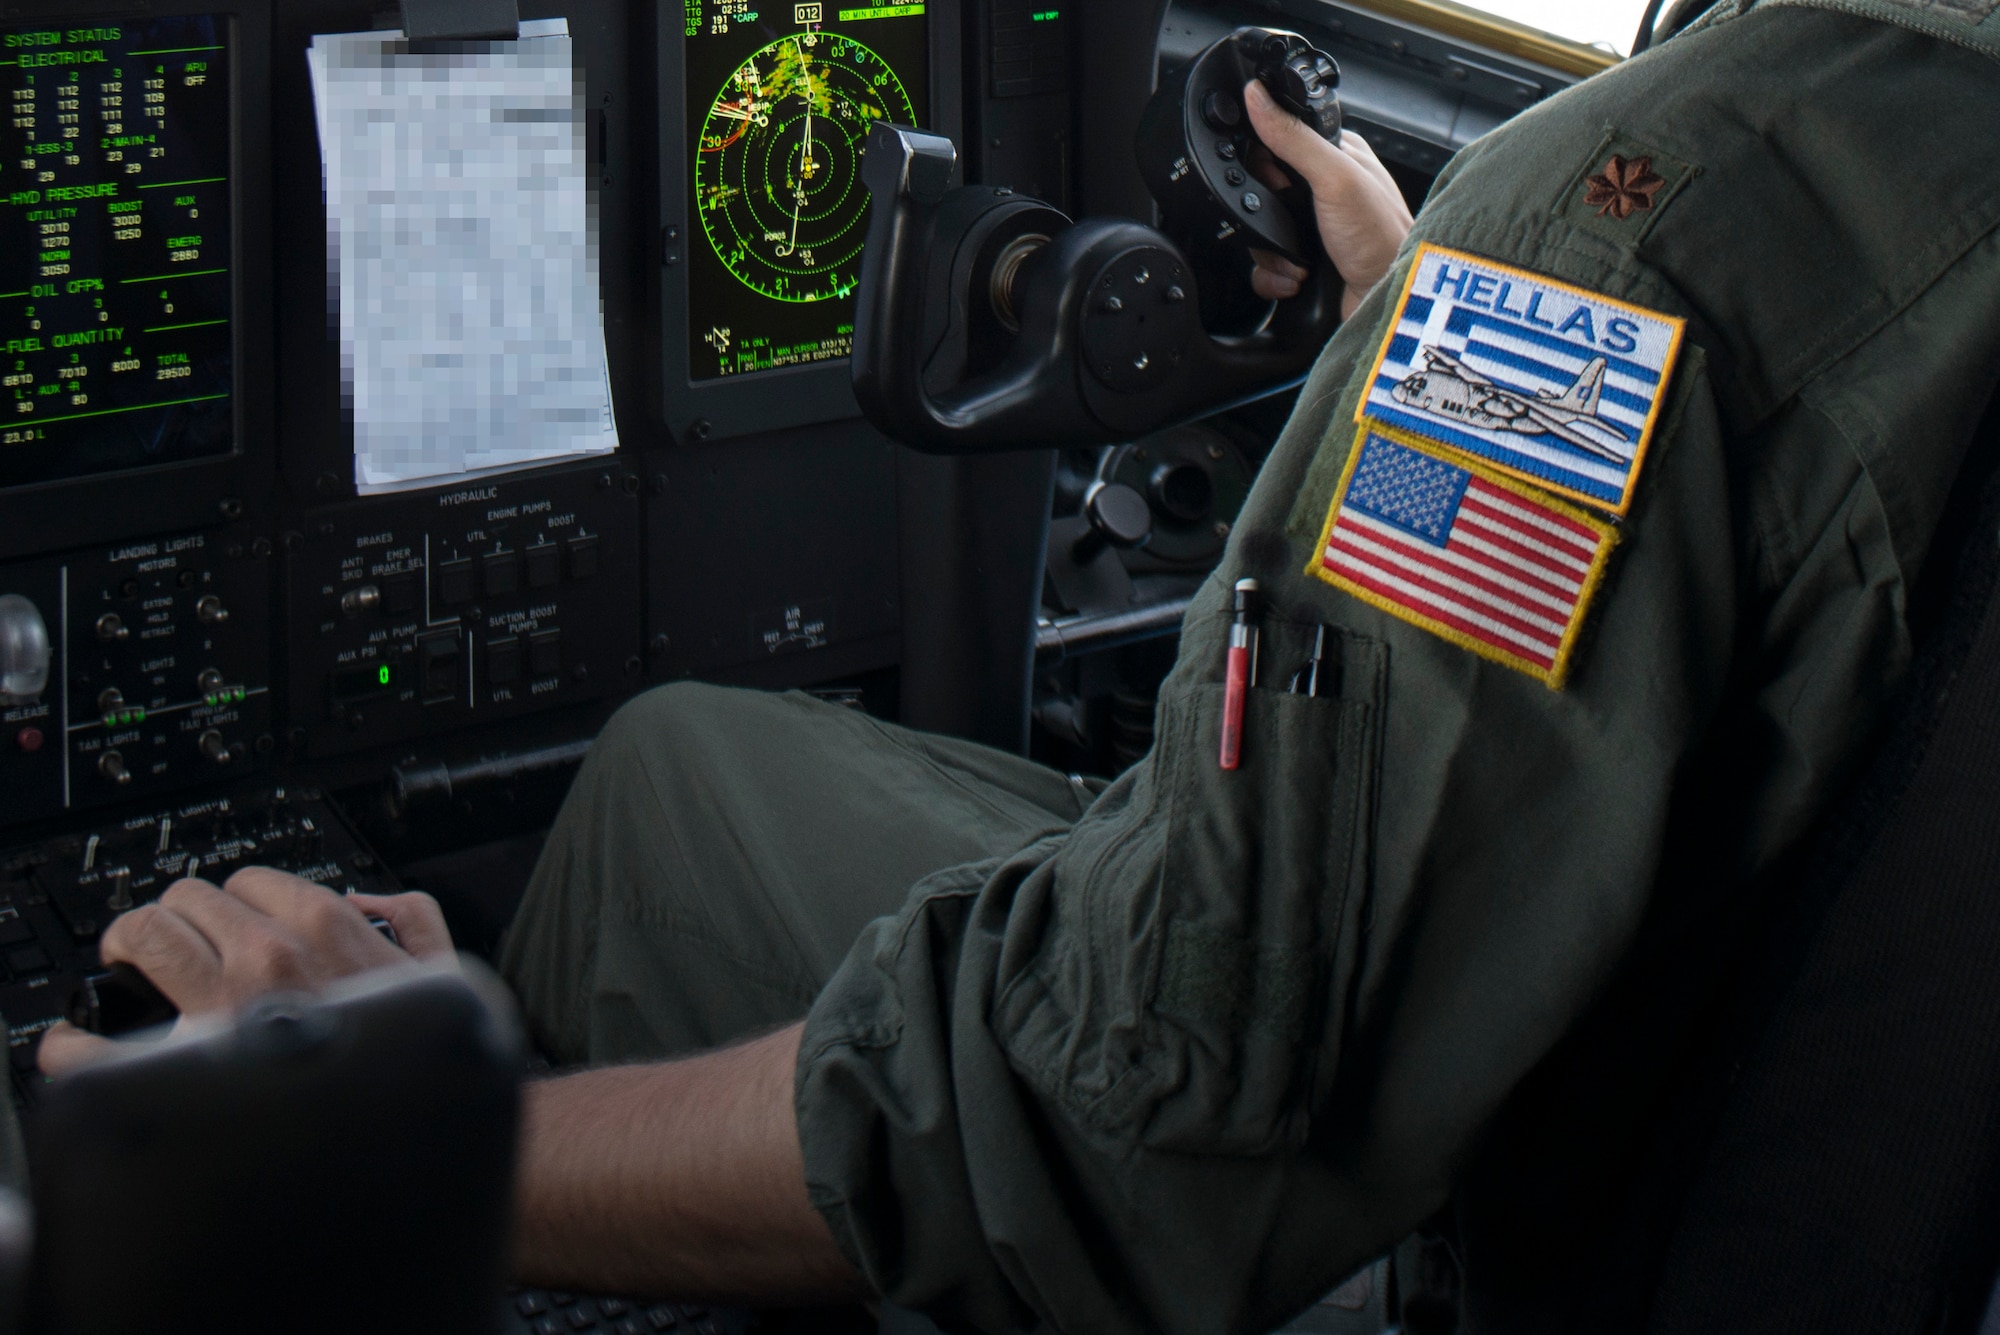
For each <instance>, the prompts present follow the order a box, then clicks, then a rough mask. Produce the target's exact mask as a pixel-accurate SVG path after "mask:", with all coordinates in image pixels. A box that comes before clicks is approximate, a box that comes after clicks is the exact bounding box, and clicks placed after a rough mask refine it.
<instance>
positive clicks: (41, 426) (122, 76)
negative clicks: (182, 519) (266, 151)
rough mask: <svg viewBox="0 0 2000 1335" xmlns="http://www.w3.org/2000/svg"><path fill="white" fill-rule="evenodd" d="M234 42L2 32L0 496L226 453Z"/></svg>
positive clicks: (50, 28)
mask: <svg viewBox="0 0 2000 1335" xmlns="http://www.w3.org/2000/svg"><path fill="white" fill-rule="evenodd" d="M229 33H230V27H229V20H228V19H227V18H225V17H217V16H212V15H205V16H179V17H172V18H154V19H145V20H142V21H140V22H136V23H131V22H124V23H118V24H105V25H102V26H96V27H83V26H74V27H72V26H68V25H61V26H58V25H56V24H54V23H49V22H44V23H40V24H34V25H26V26H13V25H10V26H6V27H0V101H3V102H4V110H0V116H4V117H5V121H4V125H0V131H4V134H5V137H4V138H0V486H18V485H22V484H25V483H31V482H42V481H48V480H51V479H55V478H66V477H76V476H81V475H84V474H90V473H101V472H108V471H112V470H115V469H123V468H132V467H137V466H141V465H149V464H159V463H176V462H180V461H182V460H187V459H195V458H202V457H206V456H210V455H217V454H226V453H228V452H229V451H230V449H231V448H232V447H233V445H234V425H233V423H234V417H233V413H232V405H231V400H230V396H231V393H232V388H231V374H232V357H231V349H232V340H231V329H230V320H231V318H232V314H233V312H232V308H231V302H230V293H231V280H230V265H231V258H230V252H231V231H230V185H229V173H230V162H231V151H230V149H231V145H230V135H231V129H232V121H231V116H230V88H229V84H230V63H229V56H230V52H229Z"/></svg>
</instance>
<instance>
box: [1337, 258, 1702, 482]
mask: <svg viewBox="0 0 2000 1335" xmlns="http://www.w3.org/2000/svg"><path fill="white" fill-rule="evenodd" d="M1686 330H1687V322H1686V321H1685V320H1682V319H1679V318H1677V317H1675V316H1671V315H1664V314H1661V313H1660V312H1658V311H1649V310H1647V309H1645V308H1644V307H1642V306H1634V305H1631V304H1630V303H1628V302H1623V301H1617V300H1614V299H1613V298H1610V297H1606V296H1601V295H1599V294H1597V293H1594V292H1589V291H1586V290H1584V289H1583V288H1579V287H1572V286H1570V285H1569V284H1567V283H1561V282H1557V281H1556V280H1555V279H1552V278H1544V277H1542V276H1541V275H1539V274H1533V273H1529V272H1528V271H1527V270H1525V269H1515V268H1511V267H1509V266H1507V265H1504V264H1496V263H1494V262H1493V261H1491V260H1485V259H1480V258H1479V257H1478V256H1476V255H1467V254H1464V253H1462V252H1460V251H1455V250H1446V249H1444V248H1443V247H1440V246H1433V245H1425V246H1423V247H1421V248H1420V249H1419V250H1418V252H1417V259H1416V263H1415V264H1414V265H1413V266H1412V267H1411V269H1410V277H1409V282H1408V283H1407V284H1406V285H1405V286H1404V288H1403V295H1402V299H1401V301H1400V302H1399V303H1398V305H1397V308H1396V318H1395V321H1394V322H1393V323H1392V324H1391V325H1390V328H1389V333H1388V336H1387V337H1386V338H1385V340H1384V341H1383V344H1382V351H1381V355H1380V356H1379V357H1378V358H1377V359H1376V363H1375V376H1374V380H1373V383H1372V384H1371V385H1370V387H1369V390H1368V394H1367V396H1366V397H1365V398H1363V399H1362V401H1361V409H1360V412H1359V414H1358V418H1359V419H1360V420H1362V421H1366V420H1368V419H1370V418H1373V419H1374V420H1376V421H1378V422H1383V423H1386V424H1387V425H1389V426H1393V427H1400V428H1401V429H1403V430H1405V431H1408V432H1410V433H1412V434H1413V435H1417V436H1421V437H1423V438H1425V439H1426V440H1431V441H1435V442H1437V443H1439V444H1443V445H1448V446H1450V447H1451V448H1453V449H1457V450H1463V451H1464V452H1465V453H1467V454H1470V455H1472V456H1474V457H1476V458H1479V459H1483V460H1485V461H1486V462H1487V463H1490V464H1492V465H1493V466H1494V467H1495V468H1498V469H1500V470H1502V471H1503V472H1507V473H1512V474H1514V475H1515V476H1517V477H1523V478H1528V479H1531V480H1532V481H1534V482H1535V483H1536V484H1538V485H1540V486H1542V487H1545V488H1547V489H1548V490H1550V491H1553V492H1556V493H1559V494H1561V495H1564V496H1569V497H1572V498H1574V499H1576V500H1579V501H1583V502H1585V503H1586V504H1589V505H1592V506H1596V507H1598V508H1600V509H1604V510H1608V511H1610V512H1611V513H1612V514H1617V515H1622V514H1624V513H1625V512H1626V511H1627V510H1629V509H1630V508H1631V505H1632V495H1633V489H1634V487H1635V486H1636V484H1637V483H1638V480H1639V470H1640V468H1641V467H1642V466H1643V465H1644V463H1645V460H1646V448H1647V446H1648V445H1650V444H1651V443H1652V438H1653V433H1654V430H1655V428H1657V426H1658V425H1659V420H1660V413H1661V410H1662V408H1663V407H1664V405H1665V402H1666V392H1667V382H1668V380H1669V378H1670V377H1671V376H1672V375H1673V369H1674V362H1675V360H1676V359H1677V358H1678V357H1679V355H1680V347H1681V340H1682V338H1683V337H1684V336H1685V334H1686Z"/></svg>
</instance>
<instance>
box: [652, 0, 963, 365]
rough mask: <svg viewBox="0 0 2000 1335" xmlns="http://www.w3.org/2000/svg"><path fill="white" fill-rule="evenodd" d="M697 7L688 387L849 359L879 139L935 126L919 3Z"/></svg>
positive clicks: (691, 76) (818, 1) (735, 2)
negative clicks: (875, 132)
mask: <svg viewBox="0 0 2000 1335" xmlns="http://www.w3.org/2000/svg"><path fill="white" fill-rule="evenodd" d="M749 6H750V0H687V10H686V24H685V36H686V41H687V46H686V58H687V69H686V81H685V87H686V96H687V130H688V142H687V153H688V162H689V164H690V167H691V170H690V171H689V172H688V173H687V182H688V192H689V193H688V200H687V210H688V214H689V216H690V217H691V218H693V219H694V221H695V227H694V228H693V229H692V231H693V233H694V234H693V235H691V236H690V238H689V242H690V245H689V247H688V249H689V266H690V268H689V276H688V278H689V292H688V346H689V351H690V357H689V363H690V365H689V377H690V379H692V380H696V381H702V380H713V379H717V378H720V377H725V376H735V375H745V374H751V373H755V372H758V371H769V370H775V369H777V368H779V367H786V366H802V365H808V364H811V363H814V362H822V361H831V360H834V359H837V358H842V357H846V356H847V355H848V353H849V352H850V351H851V349H852V346H853V334H854V287H855V283H856V281H857V279H858V278H859V275H860V270H861V247H862V240H863V237H864V235H865V233H866V230H867V229H866V226H865V223H866V217H867V209H868V192H867V190H866V189H865V188H863V186H862V184H861V152H862V146H863V145H864V144H865V143H866V142H867V139H868V131H869V128H870V127H871V126H873V125H875V124H877V123H878V122H882V121H887V122H891V123H893V124H898V125H922V124H925V123H927V121H928V117H927V115H926V114H925V108H926V107H927V105H928V101H929V97H930V90H929V63H930V62H929V39H928V22H927V19H926V17H925V13H924V5H923V4H921V3H910V4H882V5H874V6H868V5H866V4H865V0H853V7H847V8H843V7H841V6H840V4H839V0H808V2H805V3H790V2H788V0H779V3H776V4H772V5H769V7H768V8H766V9H764V10H762V11H761V12H760V11H757V10H752V9H751V8H750V7H749Z"/></svg>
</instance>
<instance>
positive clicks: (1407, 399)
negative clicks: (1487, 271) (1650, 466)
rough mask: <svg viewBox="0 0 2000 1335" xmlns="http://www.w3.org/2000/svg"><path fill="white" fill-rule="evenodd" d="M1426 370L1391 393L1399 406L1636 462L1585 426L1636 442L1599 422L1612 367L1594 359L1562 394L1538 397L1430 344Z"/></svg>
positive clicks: (1543, 393)
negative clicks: (1548, 438)
mask: <svg viewBox="0 0 2000 1335" xmlns="http://www.w3.org/2000/svg"><path fill="white" fill-rule="evenodd" d="M1423 357H1424V364H1425V369H1424V370H1421V371H1414V372H1412V373H1411V374H1410V375H1408V376H1405V377H1404V378H1403V380H1402V382H1401V383H1400V384H1398V385H1397V386H1396V387H1395V389H1393V390H1391V391H1390V395H1391V397H1393V398H1394V399H1395V400H1396V402H1398V403H1401V404H1406V405H1408V406H1409V407H1411V408H1415V409H1417V410H1418V411H1420V412H1425V413H1429V414H1430V415H1432V416H1433V417H1440V418H1443V419H1444V420H1446V421H1448V422H1457V423H1459V424H1461V425H1464V426H1470V427H1478V428H1481V429H1482V430H1486V431H1512V432H1516V433H1518V434H1520V435H1524V436H1554V437H1556V438H1557V439H1558V440H1563V441H1567V442H1568V443H1570V444H1571V445H1574V446H1576V447H1577V448H1578V449H1581V450H1588V451H1589V452H1590V453H1592V454H1594V455H1596V456H1598V457H1599V458H1601V459H1605V460H1608V461H1609V462H1611V463H1615V464H1624V463H1628V462H1630V461H1629V460H1628V458H1627V457H1626V456H1625V455H1623V454H1620V453H1618V452H1617V451H1616V450H1614V449H1612V448H1611V446H1610V445H1609V444H1607V443H1605V442H1604V441H1602V440H1599V439H1595V438H1593V437H1592V436H1590V435H1587V434H1585V432H1584V431H1583V430H1581V429H1580V424H1584V423H1587V424H1589V425H1590V426H1591V427H1593V428H1596V429H1597V430H1601V431H1605V432H1609V433H1610V434H1611V435H1612V436H1615V437H1616V438H1617V439H1618V440H1621V441H1624V442H1626V443H1628V444H1629V443H1630V442H1631V439H1632V437H1631V435H1630V433H1628V432H1627V431H1625V429H1624V428H1622V427H1619V426H1617V425H1615V424H1613V423H1611V422H1607V421H1605V420H1604V419H1603V418H1602V417H1600V416H1598V412H1597V406H1598V402H1599V400H1601V399H1602V398H1603V396H1604V373H1605V370H1606V368H1607V367H1608V366H1609V363H1608V362H1607V361H1606V360H1605V359H1604V358H1602V357H1597V358H1593V359H1592V360H1591V363H1590V365H1588V366H1586V367H1584V368H1583V374H1582V375H1579V376H1578V377H1577V378H1576V383H1575V384H1573V385H1571V386H1570V387H1569V388H1568V389H1567V390H1565V391H1563V393H1561V394H1552V393H1550V392H1549V391H1548V390H1545V389H1544V390H1537V391H1535V393H1533V394H1532V395H1530V394H1526V393H1523V392H1521V391H1519V390H1514V389H1508V388H1506V387H1505V386H1503V385H1497V384H1495V383H1494V382H1493V381H1491V380H1488V379H1487V378H1486V377H1485V376H1482V375H1480V374H1479V373H1478V372H1477V371H1474V370H1473V369H1471V368H1470V367H1468V366H1467V365H1466V364H1465V363H1464V362H1462V361H1460V360H1459V359H1458V358H1456V357H1454V356H1452V355H1451V354H1450V353H1448V352H1446V351H1444V350H1443V349H1442V348H1438V347H1435V346H1433V345H1431V344H1425V345H1424V348H1423Z"/></svg>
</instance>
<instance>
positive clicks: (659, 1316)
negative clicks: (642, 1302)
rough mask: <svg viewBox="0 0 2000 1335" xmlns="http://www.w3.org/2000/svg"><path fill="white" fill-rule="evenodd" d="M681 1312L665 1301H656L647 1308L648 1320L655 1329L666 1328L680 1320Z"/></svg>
mask: <svg viewBox="0 0 2000 1335" xmlns="http://www.w3.org/2000/svg"><path fill="white" fill-rule="evenodd" d="M680 1319H681V1316H680V1313H678V1312H676V1311H675V1310H674V1309H673V1308H671V1307H669V1306H667V1305H666V1304H665V1303H655V1304H653V1305H652V1306H651V1307H648V1308H647V1309H646V1320H647V1322H648V1323H649V1324H650V1325H651V1326H652V1327H653V1329H654V1330H666V1329H668V1328H669V1327H671V1326H674V1325H677V1324H678V1323H679V1322H680Z"/></svg>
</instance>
